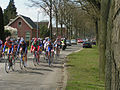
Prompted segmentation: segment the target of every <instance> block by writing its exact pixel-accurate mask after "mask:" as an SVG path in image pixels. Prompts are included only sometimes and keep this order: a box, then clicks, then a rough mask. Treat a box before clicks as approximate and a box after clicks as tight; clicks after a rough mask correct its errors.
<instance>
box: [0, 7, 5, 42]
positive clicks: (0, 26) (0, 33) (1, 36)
mask: <svg viewBox="0 0 120 90" xmlns="http://www.w3.org/2000/svg"><path fill="white" fill-rule="evenodd" d="M4 36H5V35H4V20H3V12H2V8H1V7H0V39H1V40H3V41H4V40H5V37H4Z"/></svg>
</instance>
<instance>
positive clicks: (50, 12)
mask: <svg viewBox="0 0 120 90" xmlns="http://www.w3.org/2000/svg"><path fill="white" fill-rule="evenodd" d="M50 38H51V39H52V0H50Z"/></svg>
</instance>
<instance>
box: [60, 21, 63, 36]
mask: <svg viewBox="0 0 120 90" xmlns="http://www.w3.org/2000/svg"><path fill="white" fill-rule="evenodd" d="M60 25H61V37H63V24H62V23H61V24H60Z"/></svg>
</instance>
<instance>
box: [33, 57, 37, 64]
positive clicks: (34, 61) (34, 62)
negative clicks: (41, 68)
mask: <svg viewBox="0 0 120 90" xmlns="http://www.w3.org/2000/svg"><path fill="white" fill-rule="evenodd" d="M33 64H34V66H36V56H34V58H33Z"/></svg>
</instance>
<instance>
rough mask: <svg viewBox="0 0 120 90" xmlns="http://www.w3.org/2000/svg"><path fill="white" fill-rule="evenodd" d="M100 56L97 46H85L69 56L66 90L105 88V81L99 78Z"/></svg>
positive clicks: (97, 89)
mask: <svg viewBox="0 0 120 90" xmlns="http://www.w3.org/2000/svg"><path fill="white" fill-rule="evenodd" d="M98 57H99V54H98V49H97V47H93V48H85V49H83V50H82V51H80V52H77V53H73V54H70V55H69V56H68V59H69V61H68V62H67V66H68V68H67V72H68V81H67V87H66V90H105V88H104V82H103V81H100V80H99V60H98Z"/></svg>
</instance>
